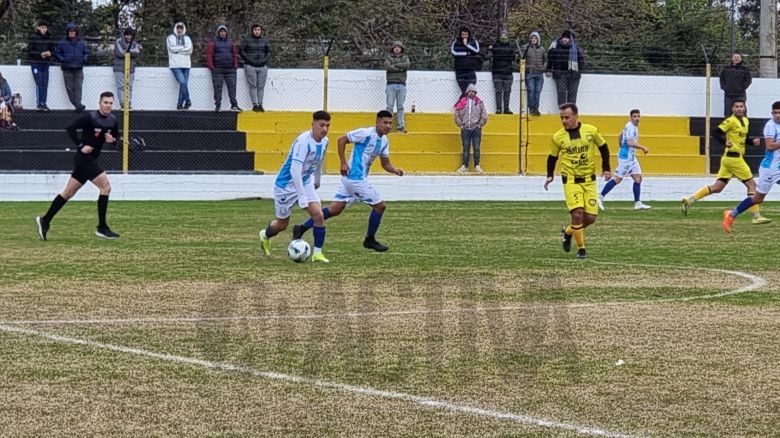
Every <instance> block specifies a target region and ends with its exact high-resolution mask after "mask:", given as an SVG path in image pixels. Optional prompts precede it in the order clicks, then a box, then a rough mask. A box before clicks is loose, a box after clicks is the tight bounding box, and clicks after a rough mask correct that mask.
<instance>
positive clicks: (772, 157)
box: [723, 101, 780, 233]
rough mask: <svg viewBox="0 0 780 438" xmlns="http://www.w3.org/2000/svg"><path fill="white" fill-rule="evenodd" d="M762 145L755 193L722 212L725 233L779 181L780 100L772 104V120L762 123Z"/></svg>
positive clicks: (762, 199)
mask: <svg viewBox="0 0 780 438" xmlns="http://www.w3.org/2000/svg"><path fill="white" fill-rule="evenodd" d="M764 147H766V153H765V154H764V159H763V160H762V161H761V165H760V166H759V167H758V182H757V184H756V193H755V194H754V195H753V196H748V197H747V198H745V199H743V200H742V202H740V203H739V205H737V207H736V208H735V209H733V210H726V211H724V212H723V231H725V232H727V233H730V232H731V226H732V225H733V224H734V219H736V218H737V216H739V215H740V214H741V213H742V212H744V211H745V210H747V209H749V208H751V207H753V206H754V205H758V204H761V203H762V202H764V198H766V195H767V194H768V193H769V191H770V190H772V187H774V185H775V184H778V183H780V101H777V102H775V103H773V104H772V120H769V121H767V122H766V125H764Z"/></svg>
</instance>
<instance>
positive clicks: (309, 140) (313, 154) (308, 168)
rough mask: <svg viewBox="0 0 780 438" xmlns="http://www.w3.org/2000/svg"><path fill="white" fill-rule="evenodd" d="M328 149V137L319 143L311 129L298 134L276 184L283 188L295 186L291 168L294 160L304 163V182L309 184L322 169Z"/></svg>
mask: <svg viewBox="0 0 780 438" xmlns="http://www.w3.org/2000/svg"><path fill="white" fill-rule="evenodd" d="M327 149H328V137H323V138H322V140H320V142H319V143H317V142H316V141H315V140H314V137H312V135H311V131H306V132H304V133H302V134H301V135H299V136H298V138H296V139H295V141H293V143H292V146H290V152H289V153H288V154H287V159H286V160H285V161H284V164H283V165H282V168H281V170H279V174H278V175H277V176H276V181H275V182H274V184H275V185H276V187H279V188H281V189H283V188H285V187H294V184H293V181H292V173H291V172H290V168H291V167H292V163H293V161H297V162H299V163H301V164H302V165H303V171H302V175H303V184H307V183H308V182H309V179H311V176H312V175H314V174H315V173H317V171H319V170H320V169H321V166H322V159H323V158H324V157H325V151H326V150H327Z"/></svg>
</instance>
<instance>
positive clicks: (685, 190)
mask: <svg viewBox="0 0 780 438" xmlns="http://www.w3.org/2000/svg"><path fill="white" fill-rule="evenodd" d="M68 177H69V175H68V174H62V173H60V174H0V201H50V200H51V199H52V198H54V196H56V195H57V194H58V193H59V192H60V191H61V190H62V188H63V187H64V186H65V182H66V181H67V179H68ZM110 178H111V186H112V192H111V199H113V200H222V199H237V198H249V197H252V198H253V197H262V198H269V199H270V198H273V186H274V185H273V183H274V178H275V176H274V175H162V174H160V175H153V174H149V175H138V174H130V175H123V174H111V175H110ZM371 181H372V183H373V184H374V186H375V187H376V188H377V190H379V192H380V193H381V194H382V195H383V197H384V198H385V200H388V201H400V200H414V201H428V200H430V201H448V200H460V201H468V200H474V201H560V202H561V203H563V188H562V186H561V183H560V179H556V182H555V183H554V184H553V185H552V186H551V188H550V191H549V192H545V191H544V188H543V184H544V177H541V176H528V177H526V176H476V175H474V176H471V175H470V176H404V177H401V178H399V177H397V176H392V175H376V176H372V177H371ZM713 181H714V177H710V178H646V179H645V180H644V181H643V182H642V200H643V201H648V202H650V201H679V200H680V199H681V198H682V197H683V196H685V195H690V194H692V193H693V192H695V191H696V190H697V189H699V188H701V187H702V186H704V185H706V184H711V183H712V182H713ZM339 182H340V177H338V176H332V175H327V176H323V178H322V187H320V189H319V191H318V193H319V194H320V196H321V197H322V198H323V199H324V200H332V199H333V195H334V194H335V193H336V189H337V188H338V185H339ZM631 184H632V182H631V181H626V182H624V183H623V184H620V185H619V186H617V187H616V188H615V189H614V190H613V191H612V192H611V193H610V194H609V197H608V198H607V199H608V201H631V200H633V194H632V190H631ZM599 185H600V186H602V185H603V181H599ZM778 191H780V189H778ZM97 196H98V191H97V189H96V188H95V187H94V186H92V185H91V184H87V185H86V186H85V187H84V189H82V191H80V192H79V193H78V194H77V195H76V198H75V199H77V200H94V199H97ZM773 196H774V195H773V194H770V195H769V199H770V200H772V199H774V198H773ZM744 197H745V188H744V186H743V185H742V184H739V183H738V182H736V181H735V182H732V183H731V184H729V185H728V186H727V187H726V189H725V190H724V191H723V192H722V193H720V194H718V195H714V196H710V197H708V198H706V200H707V201H725V200H729V201H738V200H741V199H743V198H744Z"/></svg>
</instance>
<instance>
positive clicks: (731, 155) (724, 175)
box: [682, 99, 772, 225]
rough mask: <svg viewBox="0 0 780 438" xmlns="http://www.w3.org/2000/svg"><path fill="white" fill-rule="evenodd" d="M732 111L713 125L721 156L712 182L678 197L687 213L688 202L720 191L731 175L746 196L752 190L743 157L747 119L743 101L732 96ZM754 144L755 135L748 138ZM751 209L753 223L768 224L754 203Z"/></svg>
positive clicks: (689, 203)
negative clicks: (743, 189)
mask: <svg viewBox="0 0 780 438" xmlns="http://www.w3.org/2000/svg"><path fill="white" fill-rule="evenodd" d="M731 111H732V114H731V116H729V117H726V118H725V119H724V120H723V122H722V123H721V124H720V125H718V127H717V128H716V129H715V132H714V137H715V139H716V140H717V141H718V142H720V143H721V144H722V145H724V146H725V148H724V152H723V157H721V159H720V169H719V170H718V179H717V180H715V183H713V184H712V185H708V186H704V187H702V188H700V189H699V190H697V191H696V193H694V194H693V195H691V196H687V197H685V198H683V199H682V212H683V214H684V215H685V216H688V210H689V209H690V208H691V204H693V203H694V202H696V201H698V200H700V199H702V198H704V197H707V196H709V195H711V194H713V193H720V192H722V191H723V189H724V188H726V185H727V184H728V183H729V181H731V178H737V179H739V180H740V181H742V184H744V185H745V187H746V188H747V194H748V197H752V196H753V195H755V194H756V181H755V180H754V179H753V172H752V171H751V170H750V166H748V164H747V162H746V161H745V149H746V147H747V142H748V130H749V128H750V120H748V118H747V117H746V116H745V111H746V109H745V101H744V100H743V99H736V100H734V103H733V104H732V105H731ZM751 143H752V144H753V145H754V146H759V145H760V144H761V140H760V139H759V138H754V139H752V141H751ZM750 211H751V212H752V213H753V224H756V225H760V224H768V223H769V222H772V219H769V218H765V217H763V216H761V211H760V209H759V206H758V205H754V206H753V207H751V208H750Z"/></svg>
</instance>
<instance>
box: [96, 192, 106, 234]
mask: <svg viewBox="0 0 780 438" xmlns="http://www.w3.org/2000/svg"><path fill="white" fill-rule="evenodd" d="M97 204H98V227H99V228H108V224H106V213H107V212H108V195H100V196H98V201H97Z"/></svg>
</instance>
